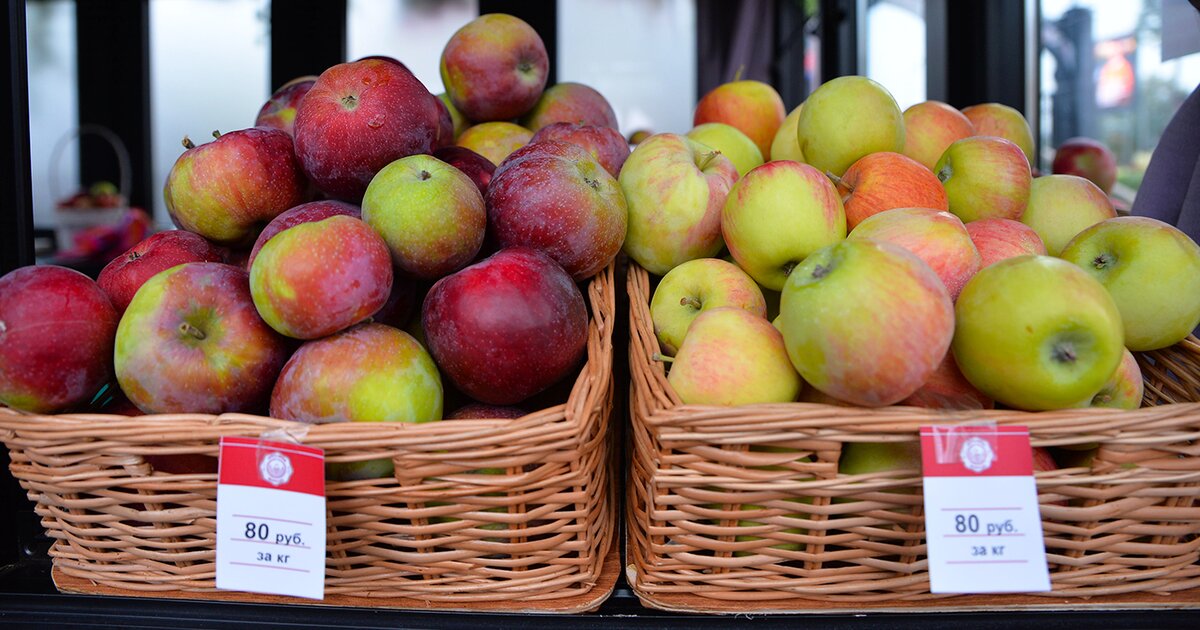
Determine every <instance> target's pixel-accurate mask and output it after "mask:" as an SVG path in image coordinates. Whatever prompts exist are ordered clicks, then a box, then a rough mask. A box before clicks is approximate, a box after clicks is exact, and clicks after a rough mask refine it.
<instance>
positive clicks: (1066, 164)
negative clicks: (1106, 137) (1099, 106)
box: [1050, 138, 1117, 195]
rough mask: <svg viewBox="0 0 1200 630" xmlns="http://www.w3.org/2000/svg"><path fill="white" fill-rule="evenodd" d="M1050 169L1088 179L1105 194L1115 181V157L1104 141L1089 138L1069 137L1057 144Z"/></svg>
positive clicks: (1110, 190) (1109, 191) (1110, 189)
mask: <svg viewBox="0 0 1200 630" xmlns="http://www.w3.org/2000/svg"><path fill="white" fill-rule="evenodd" d="M1050 170H1051V171H1053V172H1054V173H1056V174H1063V175H1078V176H1079V177H1084V178H1087V179H1090V180H1092V183H1093V184H1095V185H1097V186H1099V187H1100V190H1103V191H1104V194H1106V195H1107V194H1109V193H1111V192H1112V189H1113V185H1114V184H1116V183H1117V157H1116V156H1115V155H1113V152H1112V151H1110V150H1109V148H1108V147H1107V146H1106V145H1105V144H1104V143H1102V142H1099V141H1097V140H1093V139H1091V138H1071V139H1070V140H1067V141H1065V142H1063V143H1062V144H1060V145H1058V149H1057V150H1056V151H1055V152H1054V163H1053V165H1052V166H1051V167H1050Z"/></svg>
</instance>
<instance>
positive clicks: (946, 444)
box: [921, 426, 1033, 477]
mask: <svg viewBox="0 0 1200 630" xmlns="http://www.w3.org/2000/svg"><path fill="white" fill-rule="evenodd" d="M921 464H922V466H923V468H924V470H923V472H924V475H925V476H926V477H972V476H982V477H1023V476H1029V475H1032V474H1033V451H1032V450H1031V449H1030V448H1029V429H1028V428H1026V427H982V426H980V427H976V426H932V427H922V428H921Z"/></svg>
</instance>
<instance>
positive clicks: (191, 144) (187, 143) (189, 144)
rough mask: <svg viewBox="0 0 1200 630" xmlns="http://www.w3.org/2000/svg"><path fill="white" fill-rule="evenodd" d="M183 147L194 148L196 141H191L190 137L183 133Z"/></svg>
mask: <svg viewBox="0 0 1200 630" xmlns="http://www.w3.org/2000/svg"><path fill="white" fill-rule="evenodd" d="M183 148H185V149H195V148H196V143H195V142H192V139H191V138H189V137H187V136H186V135H185V136H184V137H183Z"/></svg>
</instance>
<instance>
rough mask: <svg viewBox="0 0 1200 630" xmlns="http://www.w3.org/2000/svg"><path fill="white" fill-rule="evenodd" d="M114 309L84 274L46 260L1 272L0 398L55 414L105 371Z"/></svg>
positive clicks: (86, 394) (86, 392)
mask: <svg viewBox="0 0 1200 630" xmlns="http://www.w3.org/2000/svg"><path fill="white" fill-rule="evenodd" d="M117 319H118V316H117V312H116V311H115V310H114V309H113V306H112V303H111V302H110V301H109V299H108V296H107V295H105V294H104V291H102V290H100V287H98V286H96V283H95V282H93V281H92V279H91V278H89V277H87V276H85V275H83V274H82V273H79V272H78V271H75V270H72V269H67V268H65V267H56V266H51V265H46V266H40V267H33V266H30V267H21V268H19V269H16V270H14V271H11V272H9V273H8V274H5V275H4V276H3V277H0V403H3V404H5V405H8V406H10V407H14V408H16V409H23V410H25V411H32V412H34V413H56V412H59V411H63V410H65V409H68V408H70V407H72V406H74V405H79V404H82V403H86V402H87V401H88V400H89V399H90V398H91V397H92V396H93V395H94V394H95V393H96V392H97V390H99V389H100V388H101V387H102V386H103V385H104V384H105V383H106V382H107V381H108V379H109V377H111V376H112V351H113V336H114V335H115V334H116V330H117Z"/></svg>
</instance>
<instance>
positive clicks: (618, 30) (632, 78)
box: [551, 0, 696, 136]
mask: <svg viewBox="0 0 1200 630" xmlns="http://www.w3.org/2000/svg"><path fill="white" fill-rule="evenodd" d="M558 32H559V33H563V34H564V35H565V36H564V37H560V38H559V40H558V59H557V63H558V81H559V82H560V83H564V82H568V81H576V82H579V83H586V84H587V85H589V86H591V87H593V88H595V89H596V90H598V91H599V92H600V93H601V94H603V95H604V96H605V98H607V99H608V101H609V103H611V104H612V106H613V110H614V111H616V114H617V122H618V124H619V126H620V128H621V132H622V133H623V134H625V135H626V136H628V135H629V134H631V133H632V132H634V131H637V130H642V129H645V130H648V131H652V132H655V133H659V132H672V133H686V132H687V131H688V130H689V129H691V128H692V110H693V108H695V106H696V4H695V0H659V1H657V2H646V1H645V0H571V1H570V2H560V3H559V4H558ZM555 61H556V60H551V63H554V62H555Z"/></svg>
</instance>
